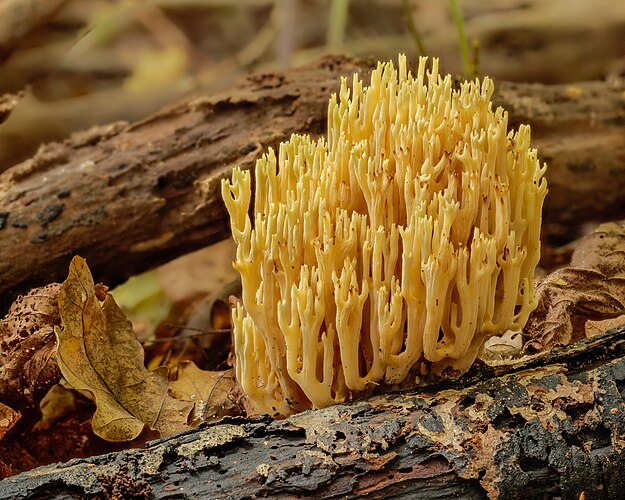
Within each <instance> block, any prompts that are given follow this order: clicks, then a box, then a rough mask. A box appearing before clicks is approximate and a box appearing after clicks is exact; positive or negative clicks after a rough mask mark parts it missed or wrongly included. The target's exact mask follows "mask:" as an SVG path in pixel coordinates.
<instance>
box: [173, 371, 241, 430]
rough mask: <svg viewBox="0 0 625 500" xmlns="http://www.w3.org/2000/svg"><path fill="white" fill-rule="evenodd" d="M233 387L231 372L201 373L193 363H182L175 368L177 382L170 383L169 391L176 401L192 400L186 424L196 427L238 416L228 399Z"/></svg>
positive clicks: (231, 398)
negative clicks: (188, 421)
mask: <svg viewBox="0 0 625 500" xmlns="http://www.w3.org/2000/svg"><path fill="white" fill-rule="evenodd" d="M235 385H236V384H235V382H234V372H233V370H232V369H230V370H224V371H216V372H213V371H205V370H200V369H199V368H198V367H197V365H196V364H195V363H194V362H193V361H185V362H183V363H181V365H180V367H179V368H178V380H176V381H175V382H172V384H171V389H172V392H173V394H174V396H175V397H177V398H178V399H184V400H191V401H193V403H194V406H193V410H192V411H191V416H190V422H191V424H193V425H197V424H199V423H201V422H205V421H210V420H214V419H216V418H219V417H223V416H225V415H236V414H238V413H240V412H239V411H238V407H237V406H236V404H235V402H234V399H233V397H232V394H233V392H234V388H235Z"/></svg>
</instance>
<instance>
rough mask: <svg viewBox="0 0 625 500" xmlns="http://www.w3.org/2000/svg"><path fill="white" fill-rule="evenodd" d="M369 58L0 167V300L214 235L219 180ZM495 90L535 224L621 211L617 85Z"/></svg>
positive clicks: (166, 256)
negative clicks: (541, 175) (533, 182)
mask: <svg viewBox="0 0 625 500" xmlns="http://www.w3.org/2000/svg"><path fill="white" fill-rule="evenodd" d="M372 65H373V63H372V61H363V60H354V59H350V58H341V57H328V58H325V59H322V60H320V61H318V62H317V63H315V64H312V65H309V66H306V67H303V68H301V69H295V70H290V71H286V72H282V73H271V74H265V75H258V76H252V77H249V78H247V79H246V80H245V81H243V82H242V83H241V84H240V85H238V86H237V87H235V88H233V89H231V90H230V91H228V92H227V93H225V94H221V95H217V96H214V97H201V98H197V99H194V100H190V101H188V102H183V103H181V104H178V105H176V106H172V107H169V108H167V109H164V110H162V111H161V112H159V113H157V114H155V115H153V116H151V117H149V118H147V119H145V120H143V121H141V122H138V123H134V124H130V125H129V124H126V123H114V124H111V125H107V126H102V127H97V128H95V129H93V130H90V131H87V132H83V133H79V134H76V135H74V136H72V137H71V138H69V139H68V140H66V141H65V142H63V143H55V144H49V145H46V146H43V147H41V149H40V150H39V151H38V153H37V154H36V155H35V156H34V157H33V158H32V159H30V160H28V161H26V162H24V163H22V164H19V165H16V166H14V167H12V168H10V169H9V170H7V171H6V172H4V173H3V174H1V175H0V255H1V256H2V258H1V259H0V276H1V279H0V281H1V283H0V302H1V303H2V304H3V305H5V306H6V305H7V304H8V303H10V301H12V300H13V299H14V298H15V295H16V294H17V293H19V292H24V291H27V290H28V289H29V288H30V287H32V286H36V285H40V284H45V283H50V282H52V281H61V280H62V279H63V278H64V276H65V275H66V273H67V266H68V264H69V261H70V259H71V257H72V256H73V255H74V254H80V255H83V256H85V257H86V258H87V259H88V261H89V265H90V267H91V269H92V270H93V272H94V276H95V278H96V279H97V280H102V281H105V282H107V283H108V284H115V283H118V282H119V281H120V280H123V279H124V278H127V277H128V276H129V275H132V274H136V273H138V272H141V271H144V270H146V269H148V268H151V267H153V266H155V265H157V264H160V263H162V262H165V261H167V260H170V259H172V258H174V257H177V256H179V255H182V254H184V253H187V252H189V251H191V250H193V249H196V248H199V247H202V246H205V245H208V244H210V243H213V242H215V241H217V240H219V239H222V238H225V237H226V236H227V234H228V228H227V220H226V213H225V210H224V208H223V207H222V203H221V200H220V195H219V181H220V179H221V178H222V177H223V176H225V175H228V173H229V172H230V170H231V168H232V167H233V166H234V165H242V166H243V167H244V168H250V167H252V166H253V164H254V162H255V160H256V159H257V158H258V157H259V156H260V155H261V154H262V153H263V152H264V151H266V149H267V147H268V146H274V147H275V146H277V144H278V143H279V142H280V141H283V140H285V139H287V138H288V137H289V136H290V134H291V133H309V134H312V135H318V134H321V133H323V132H324V131H325V115H326V106H327V100H328V95H329V94H330V92H332V91H334V90H335V89H337V87H338V82H337V77H338V75H341V74H342V75H349V74H351V73H353V72H354V71H360V73H361V74H362V75H363V77H364V78H365V79H366V78H367V77H368V76H367V72H368V70H369V69H370V68H371V67H372ZM497 89H498V90H497V93H496V95H495V97H494V100H495V102H496V104H499V105H502V106H504V107H505V108H506V109H508V110H509V111H510V115H511V121H512V124H513V125H516V124H518V123H530V124H531V125H532V129H533V134H534V144H535V145H536V147H538V148H539V150H540V153H541V156H542V157H543V158H544V159H545V160H546V161H547V162H548V163H549V165H550V168H549V171H548V174H547V176H548V178H549V186H550V194H549V196H548V198H547V201H546V206H545V221H546V226H545V227H547V228H548V229H549V228H550V227H551V226H557V225H558V224H561V223H569V222H571V221H575V225H577V224H578V223H581V222H583V221H585V220H588V219H591V218H606V217H616V216H618V215H623V213H624V211H625V210H624V209H625V207H623V205H622V201H621V193H622V191H623V188H625V133H624V128H625V99H623V92H624V91H625V83H624V82H618V83H609V84H608V83H602V82H590V83H584V84H579V85H575V86H566V85H557V86H542V85H528V84H517V83H515V84H512V83H505V82H500V83H499V84H498V85H497ZM122 261H123V265H120V262H122Z"/></svg>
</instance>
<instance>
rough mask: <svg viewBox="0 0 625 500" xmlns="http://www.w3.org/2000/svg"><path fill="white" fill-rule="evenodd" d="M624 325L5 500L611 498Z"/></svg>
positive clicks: (31, 486) (13, 484) (160, 447)
mask: <svg viewBox="0 0 625 500" xmlns="http://www.w3.org/2000/svg"><path fill="white" fill-rule="evenodd" d="M624 392H625V327H620V328H618V329H615V330H613V331H611V332H609V333H607V334H604V335H602V336H599V337H595V338H592V339H586V340H583V341H580V342H578V343H576V344H572V345H569V346H567V347H565V348H562V349H558V350H554V351H551V352H548V353H543V354H540V355H538V356H535V357H533V358H530V359H526V360H525V361H522V362H519V363H518V364H517V365H514V366H505V367H500V368H489V367H486V366H485V365H482V366H481V367H480V366H478V367H475V368H474V369H473V370H472V372H470V373H469V374H467V376H465V377H464V378H462V379H460V380H458V381H455V382H453V383H451V384H448V385H447V386H446V387H444V388H443V387H441V386H438V387H429V388H422V389H420V390H415V391H412V392H404V393H397V394H387V395H382V396H377V397H374V398H372V399H370V400H368V401H360V402H353V403H350V404H345V405H337V406H334V407H330V408H326V409H321V410H313V411H307V412H304V413H301V414H298V415H294V416H292V417H290V418H288V419H286V420H283V421H274V420H271V419H269V418H260V419H243V418H226V419H223V420H221V421H220V422H217V423H213V424H208V425H204V426H202V427H201V428H198V429H196V430H193V431H191V432H187V433H183V434H179V435H175V436H171V437H168V438H166V439H161V440H159V441H155V442H151V443H149V444H148V446H147V447H146V448H145V449H135V450H127V451H123V452H120V453H114V454H108V455H102V456H98V457H92V458H86V459H77V460H72V461H70V462H68V463H67V464H63V465H60V464H55V465H51V466H46V467H40V468H38V469H35V470H33V471H29V472H25V473H22V474H20V475H17V476H14V477H10V478H8V479H5V480H3V481H2V482H0V498H2V499H5V498H41V497H45V498H78V497H80V498H84V497H85V496H88V497H89V496H92V495H99V494H102V493H103V492H104V491H107V492H109V493H110V491H111V489H112V488H113V487H117V488H118V489H117V490H116V491H118V492H119V493H120V494H121V497H123V498H128V497H130V496H131V495H132V494H137V495H141V494H147V493H148V492H149V491H150V490H151V492H152V494H153V495H154V497H156V498H164V497H170V496H172V497H176V498H256V497H270V498H296V497H297V498H331V497H340V498H352V497H356V496H359V497H360V496H369V497H373V498H382V497H384V498H387V497H392V498H411V499H413V498H486V497H489V498H497V497H498V498H565V499H568V498H570V499H575V500H577V499H578V498H582V496H581V495H582V494H583V495H584V497H583V498H586V499H595V498H597V499H603V498H619V497H620V495H621V492H622V491H624V488H625V476H623V474H622V471H623V468H624V467H625V453H624V452H623V449H624V444H625V405H624V404H623V403H624V402H623V393H624Z"/></svg>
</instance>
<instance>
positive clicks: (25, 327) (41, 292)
mask: <svg viewBox="0 0 625 500" xmlns="http://www.w3.org/2000/svg"><path fill="white" fill-rule="evenodd" d="M60 289H61V285H60V284H58V283H53V284H51V285H47V286H44V287H41V288H35V289H33V290H31V291H30V292H29V293H28V294H26V295H24V296H20V297H18V298H17V299H16V300H15V302H14V303H13V304H12V305H11V307H10V308H9V311H8V313H7V315H6V316H5V318H4V319H3V320H1V321H0V400H1V401H2V402H4V403H5V404H8V405H9V406H11V407H12V408H14V409H16V410H20V411H21V412H22V413H23V414H24V416H25V417H26V416H27V415H28V418H34V419H36V418H38V416H39V411H38V408H39V407H38V404H39V401H41V399H42V398H43V397H44V396H45V394H46V393H47V392H48V390H49V389H50V387H52V386H53V385H54V384H56V383H57V382H58V381H59V380H60V378H61V373H60V371H59V369H58V366H57V363H56V345H55V343H54V326H55V325H59V324H60V323H61V318H60V316H59V310H58V296H59V291H60Z"/></svg>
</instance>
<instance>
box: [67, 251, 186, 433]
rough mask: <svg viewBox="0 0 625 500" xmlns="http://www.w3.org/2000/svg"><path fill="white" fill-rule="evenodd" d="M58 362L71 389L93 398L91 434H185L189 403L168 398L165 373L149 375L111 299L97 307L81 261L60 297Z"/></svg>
mask: <svg viewBox="0 0 625 500" xmlns="http://www.w3.org/2000/svg"><path fill="white" fill-rule="evenodd" d="M59 312H60V315H61V321H62V325H63V328H59V327H56V328H55V333H56V337H57V350H58V353H57V360H58V363H59V367H60V369H61V373H62V374H63V376H64V377H65V379H66V381H67V382H68V383H69V384H70V385H71V386H72V387H73V388H75V389H77V390H82V391H88V392H89V393H91V394H92V395H93V398H94V400H95V404H96V411H95V413H94V415H93V419H92V427H93V431H94V432H95V434H97V435H98V436H100V437H102V438H103V439H106V440H108V441H130V440H132V439H134V438H135V437H137V436H138V435H139V434H140V433H141V431H142V430H143V428H144V426H145V425H147V426H148V427H150V428H151V429H153V430H156V431H158V432H159V433H160V434H161V436H165V435H169V434H172V433H175V432H178V431H181V430H183V429H186V428H188V427H189V426H188V424H187V420H188V417H189V413H190V412H191V409H192V408H193V403H191V402H189V401H183V400H180V399H176V398H174V397H173V396H172V394H171V393H170V389H169V382H168V379H167V369H164V368H163V369H157V370H154V371H149V370H147V369H146V368H145V366H144V364H143V356H144V355H143V349H142V347H141V344H140V343H139V342H138V341H137V338H136V336H135V334H134V332H133V330H132V325H131V323H130V322H129V321H128V320H127V319H126V317H125V316H124V313H123V312H122V311H121V309H120V308H119V306H118V305H117V304H116V303H115V300H114V299H113V297H112V296H111V295H107V296H106V298H105V300H104V303H103V304H102V305H100V303H99V302H98V300H97V298H96V293H95V286H94V282H93V278H92V276H91V272H90V271H89V268H88V267H87V263H86V261H85V259H83V258H81V257H74V259H73V260H72V263H71V264H70V270H69V276H68V278H67V279H66V280H65V282H64V283H63V285H62V287H61V292H60V294H59Z"/></svg>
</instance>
